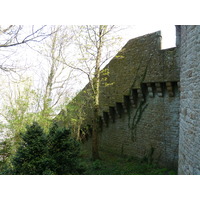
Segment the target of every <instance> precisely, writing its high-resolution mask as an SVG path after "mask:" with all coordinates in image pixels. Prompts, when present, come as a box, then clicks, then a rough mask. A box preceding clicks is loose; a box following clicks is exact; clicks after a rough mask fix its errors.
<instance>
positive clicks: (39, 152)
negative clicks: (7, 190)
mask: <svg viewBox="0 0 200 200" xmlns="http://www.w3.org/2000/svg"><path fill="white" fill-rule="evenodd" d="M46 144H47V138H46V135H45V134H44V132H43V130H42V129H41V127H40V126H39V125H38V124H37V123H33V125H32V126H29V127H27V131H26V132H25V134H22V142H21V144H20V146H19V148H18V149H17V152H16V154H15V155H14V157H13V159H12V161H11V162H12V165H13V173H14V174H20V175H25V174H26V175H33V174H37V175H42V174H43V172H44V171H45V170H47V168H48V165H47V164H48V162H49V159H48V149H47V145H46Z"/></svg>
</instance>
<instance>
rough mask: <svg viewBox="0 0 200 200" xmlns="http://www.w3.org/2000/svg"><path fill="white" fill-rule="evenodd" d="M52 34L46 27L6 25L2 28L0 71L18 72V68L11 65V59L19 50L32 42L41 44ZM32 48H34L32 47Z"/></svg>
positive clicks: (0, 34) (0, 33)
mask: <svg viewBox="0 0 200 200" xmlns="http://www.w3.org/2000/svg"><path fill="white" fill-rule="evenodd" d="M51 34H52V33H51V32H49V30H48V27H47V26H46V25H44V26H22V25H7V26H6V25H5V26H2V25H1V26H0V50H1V61H0V69H1V70H3V71H4V72H13V71H14V72H16V66H13V64H11V62H10V60H11V57H13V55H14V54H15V53H16V52H17V51H18V49H17V48H15V47H19V46H22V45H24V44H26V45H28V46H29V47H31V46H30V44H31V43H32V42H34V43H39V42H41V41H43V40H45V39H46V38H48V37H49V36H50V35H51ZM31 48H32V47H31Z"/></svg>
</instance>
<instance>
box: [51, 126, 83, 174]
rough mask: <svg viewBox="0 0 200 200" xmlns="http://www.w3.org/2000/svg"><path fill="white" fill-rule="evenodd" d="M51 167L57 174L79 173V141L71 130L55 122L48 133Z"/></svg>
mask: <svg viewBox="0 0 200 200" xmlns="http://www.w3.org/2000/svg"><path fill="white" fill-rule="evenodd" d="M48 149H49V158H50V160H51V166H50V169H51V171H53V172H54V173H55V174H57V175H64V174H78V173H79V172H80V170H81V168H80V166H79V162H78V156H79V152H80V148H79V143H78V142H77V141H76V140H75V139H74V138H72V137H71V133H70V131H69V130H67V129H65V128H60V127H58V125H56V124H54V125H53V126H52V128H51V129H50V132H49V135H48Z"/></svg>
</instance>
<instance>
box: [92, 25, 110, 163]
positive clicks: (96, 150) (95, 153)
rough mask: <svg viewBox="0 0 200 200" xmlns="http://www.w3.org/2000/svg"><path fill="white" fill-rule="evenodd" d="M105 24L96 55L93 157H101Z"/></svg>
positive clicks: (100, 31)
mask: <svg viewBox="0 0 200 200" xmlns="http://www.w3.org/2000/svg"><path fill="white" fill-rule="evenodd" d="M106 27H107V26H104V25H100V26H99V33H98V34H99V37H98V39H99V40H98V41H97V56H96V67H95V76H94V80H93V87H94V105H93V106H94V108H93V117H94V118H93V131H92V159H93V160H97V159H100V156H99V142H98V136H99V109H100V107H99V106H100V105H99V93H100V65H101V55H102V48H103V37H104V33H105V31H106Z"/></svg>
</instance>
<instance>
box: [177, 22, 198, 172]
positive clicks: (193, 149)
mask: <svg viewBox="0 0 200 200" xmlns="http://www.w3.org/2000/svg"><path fill="white" fill-rule="evenodd" d="M177 35H178V36H179V37H178V41H177V44H178V45H179V47H178V52H179V55H180V56H179V59H178V61H179V65H180V66H181V73H180V85H181V95H180V141H179V174H200V148H199V147H200V82H199V81H200V59H199V58H200V26H177Z"/></svg>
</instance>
